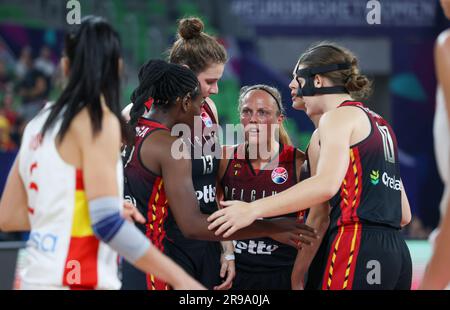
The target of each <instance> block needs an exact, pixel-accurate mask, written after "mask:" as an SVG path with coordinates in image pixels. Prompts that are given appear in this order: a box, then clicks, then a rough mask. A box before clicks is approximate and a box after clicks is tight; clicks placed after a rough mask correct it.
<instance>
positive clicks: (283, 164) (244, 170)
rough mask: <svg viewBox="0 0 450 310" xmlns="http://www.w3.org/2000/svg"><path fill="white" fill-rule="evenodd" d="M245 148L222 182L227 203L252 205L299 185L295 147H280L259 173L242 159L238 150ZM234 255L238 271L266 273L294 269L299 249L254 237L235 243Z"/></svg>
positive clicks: (235, 156)
mask: <svg viewBox="0 0 450 310" xmlns="http://www.w3.org/2000/svg"><path fill="white" fill-rule="evenodd" d="M243 147H244V146H243V145H239V146H237V147H236V148H235V149H234V155H233V158H232V159H230V160H229V162H228V166H227V168H226V171H225V174H224V177H223V178H222V180H221V186H222V189H223V192H224V199H225V200H241V201H245V202H252V201H255V200H257V199H261V198H264V197H267V196H271V195H275V194H277V193H280V192H282V191H284V190H286V189H288V188H289V187H291V186H293V185H295V184H296V183H297V169H296V155H297V154H296V152H297V150H296V149H295V148H294V147H292V146H289V145H283V144H280V151H279V154H278V156H277V157H275V158H273V159H272V161H271V162H270V163H269V164H268V165H267V166H266V167H264V169H261V170H259V171H255V170H254V169H253V167H252V165H251V163H250V160H249V159H247V158H243V159H240V158H239V156H238V154H239V153H238V150H239V149H240V148H243ZM277 161H278V162H277ZM290 216H296V214H291V215H290ZM235 254H236V266H237V268H239V269H243V270H246V271H249V272H259V271H261V272H263V271H264V272H265V271H270V270H274V269H276V268H282V267H287V266H292V265H293V263H294V260H295V257H296V254H297V250H296V249H294V248H293V247H290V246H287V245H285V244H282V243H279V242H277V241H275V240H273V239H271V238H255V239H248V240H239V241H237V242H235Z"/></svg>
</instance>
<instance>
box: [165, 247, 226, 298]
mask: <svg viewBox="0 0 450 310" xmlns="http://www.w3.org/2000/svg"><path fill="white" fill-rule="evenodd" d="M164 252H165V254H167V255H168V256H169V257H170V258H171V259H173V260H174V261H175V262H176V263H177V264H178V265H180V266H181V268H183V269H184V270H185V271H186V272H187V273H189V274H190V275H191V276H192V277H193V278H195V279H196V280H198V281H199V282H200V283H201V284H203V285H204V286H205V287H206V288H208V289H213V288H214V286H216V285H220V284H221V283H222V280H221V278H220V267H221V265H220V254H221V245H220V242H217V241H201V240H189V242H188V243H177V242H166V243H165V245H164Z"/></svg>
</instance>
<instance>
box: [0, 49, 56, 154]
mask: <svg viewBox="0 0 450 310" xmlns="http://www.w3.org/2000/svg"><path fill="white" fill-rule="evenodd" d="M56 59H57V58H56V57H54V55H53V53H52V50H51V49H50V48H49V47H48V46H43V47H42V48H41V49H40V51H39V54H38V55H37V57H33V51H32V50H31V48H30V47H24V48H23V49H22V50H21V52H20V56H19V58H18V59H17V61H16V62H15V63H11V61H9V62H8V61H7V60H6V58H1V57H0V152H10V151H15V150H17V149H18V146H19V145H20V139H21V136H22V132H23V129H24V127H25V125H26V123H27V122H28V121H29V120H30V119H31V118H33V117H34V115H36V113H37V112H38V111H39V110H40V109H41V108H42V107H43V105H44V104H45V102H46V101H47V100H48V99H49V96H50V93H51V91H52V90H53V87H54V85H55V82H56V81H57V75H58V74H57V70H56V68H57V65H56V62H57V60H56Z"/></svg>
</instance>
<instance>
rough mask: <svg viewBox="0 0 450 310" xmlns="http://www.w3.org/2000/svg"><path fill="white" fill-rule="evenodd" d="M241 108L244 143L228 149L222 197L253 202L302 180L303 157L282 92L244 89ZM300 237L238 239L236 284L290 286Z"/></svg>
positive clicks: (221, 177) (237, 287)
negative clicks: (296, 145) (293, 136)
mask: <svg viewBox="0 0 450 310" xmlns="http://www.w3.org/2000/svg"><path fill="white" fill-rule="evenodd" d="M238 109H239V115H240V120H241V124H242V125H243V126H244V133H245V141H244V143H242V144H239V145H237V146H225V147H224V155H225V156H223V157H224V159H222V160H221V162H220V168H219V181H218V183H219V184H218V185H217V192H218V198H219V199H220V200H222V199H223V200H242V201H245V202H251V201H254V200H257V199H260V198H263V197H265V196H269V195H274V194H276V193H277V192H281V191H283V190H285V189H287V188H289V187H291V186H293V185H295V184H296V183H297V182H299V181H300V170H301V167H302V165H303V163H304V161H305V155H304V153H303V152H302V151H300V150H298V149H296V148H294V147H293V146H292V142H291V139H290V138H289V135H288V134H287V132H286V130H285V128H284V125H283V123H284V120H285V111H284V108H283V104H282V101H281V95H280V92H279V91H278V90H277V89H276V88H274V87H270V86H267V85H253V86H249V87H243V88H242V89H241V93H240V97H239V108H238ZM289 216H290V217H293V218H295V217H296V216H297V215H296V213H292V214H290V215H289ZM300 241H302V239H301V236H299V235H296V234H293V233H281V234H277V235H271V236H270V238H269V237H266V238H254V239H248V240H240V241H236V242H235V254H234V255H235V258H236V260H235V263H236V277H235V279H234V282H233V287H232V288H233V289H235V290H245V289H291V272H292V267H293V265H294V261H295V257H296V254H297V249H296V248H298V247H299V246H300V244H301V242H300ZM306 244H309V242H306Z"/></svg>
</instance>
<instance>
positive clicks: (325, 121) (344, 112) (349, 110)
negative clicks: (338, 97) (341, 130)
mask: <svg viewBox="0 0 450 310" xmlns="http://www.w3.org/2000/svg"><path fill="white" fill-rule="evenodd" d="M361 113H364V112H363V111H362V110H361V109H360V108H357V107H354V106H343V107H339V108H337V109H332V110H330V111H328V112H325V113H324V114H323V115H322V117H321V118H320V121H319V126H318V129H319V131H320V128H322V127H324V126H329V125H332V126H335V125H337V124H339V125H345V124H349V123H352V122H353V120H354V119H355V117H358V116H359V115H361Z"/></svg>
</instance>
